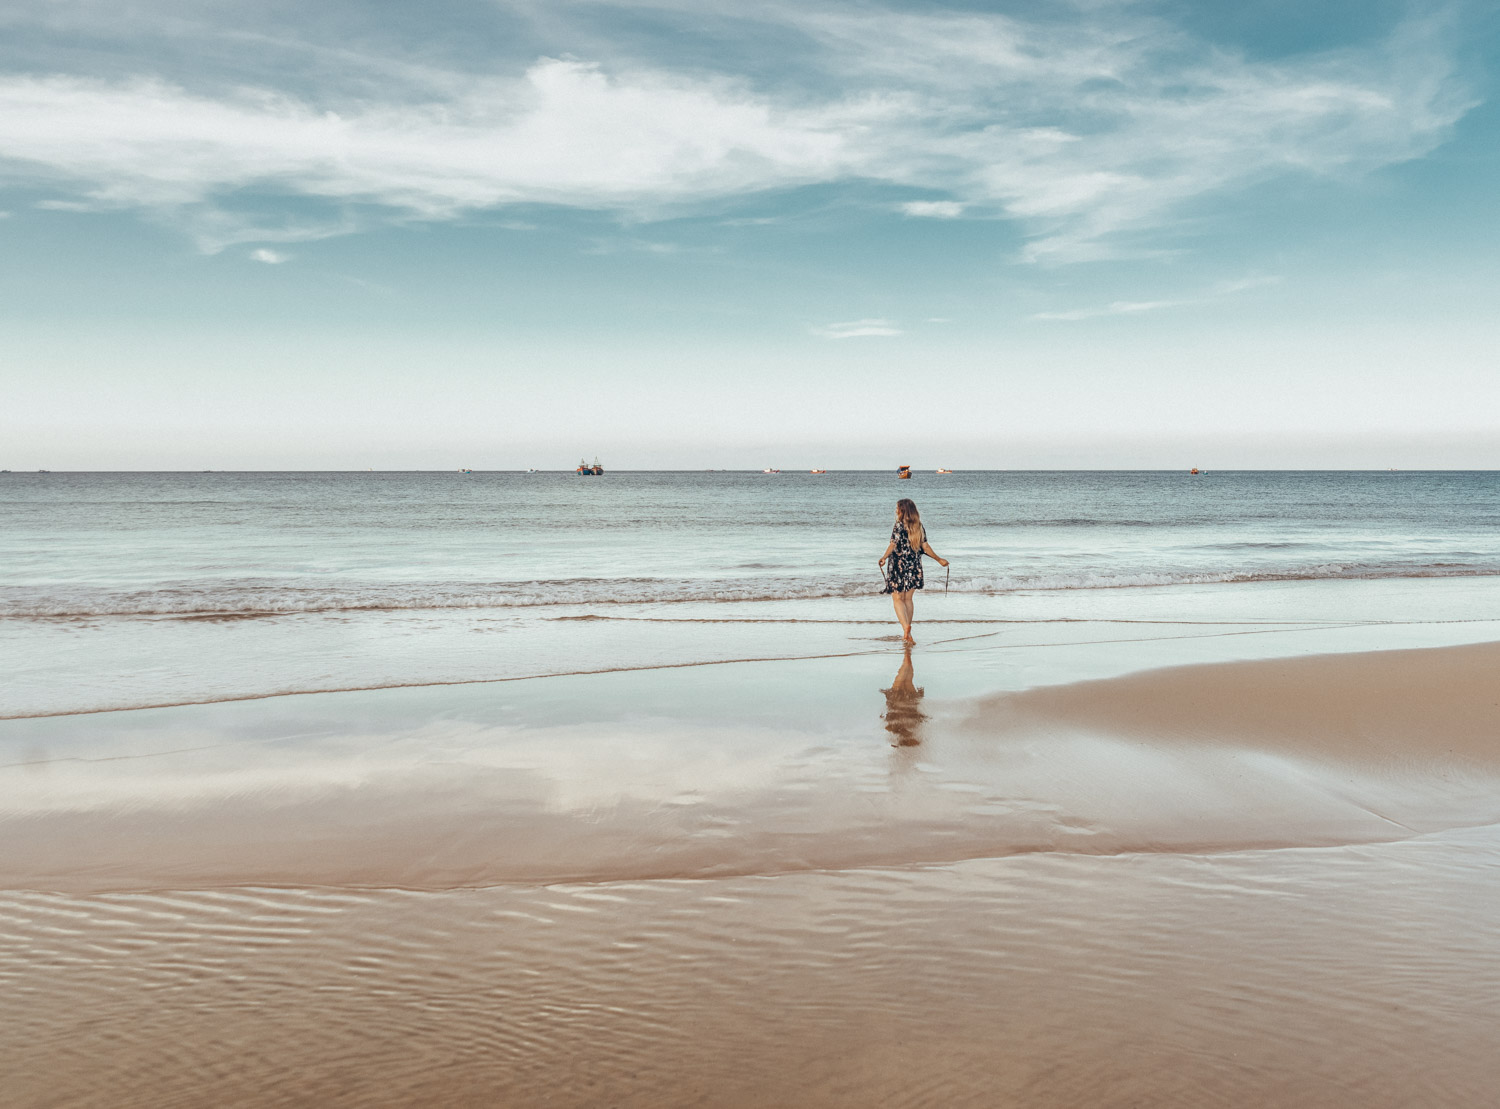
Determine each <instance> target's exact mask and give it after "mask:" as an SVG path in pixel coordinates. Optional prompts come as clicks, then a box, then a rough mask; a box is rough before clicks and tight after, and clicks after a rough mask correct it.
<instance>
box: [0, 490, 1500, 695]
mask: <svg viewBox="0 0 1500 1109" xmlns="http://www.w3.org/2000/svg"><path fill="white" fill-rule="evenodd" d="M899 497H911V498H913V499H914V500H915V501H916V502H917V504H918V506H919V508H920V510H921V512H922V515H923V520H924V522H925V524H926V526H927V530H928V534H929V537H930V542H931V543H932V545H933V547H934V548H935V549H936V550H937V551H938V552H939V553H940V554H942V555H943V556H944V557H946V558H949V559H950V560H951V561H952V568H951V570H950V571H949V572H948V573H947V574H945V573H944V571H943V570H942V569H941V568H939V567H938V566H937V565H936V564H935V563H932V562H930V561H929V562H928V563H927V586H928V588H927V590H926V591H925V592H924V593H923V595H922V600H921V602H920V603H919V611H918V619H919V621H921V620H933V619H947V620H954V621H964V620H971V621H984V620H993V619H1006V620H1066V619H1096V618H1101V617H1109V616H1111V615H1113V616H1129V617H1130V618H1135V619H1143V618H1150V617H1151V616H1152V615H1153V614H1158V615H1159V614H1161V611H1160V610H1161V609H1162V608H1163V606H1164V605H1167V607H1170V608H1171V609H1172V610H1173V612H1172V615H1173V616H1174V617H1176V618H1180V617H1182V616H1184V614H1186V613H1188V612H1189V611H1190V610H1193V609H1194V608H1195V606H1197V607H1199V608H1201V607H1202V605H1203V604H1204V603H1205V602H1203V600H1202V598H1204V597H1211V598H1212V605H1210V606H1209V607H1213V608H1214V609H1215V611H1222V610H1224V608H1225V606H1228V608H1229V609H1232V610H1233V612H1234V615H1235V617H1236V618H1237V619H1254V618H1257V617H1265V618H1267V619H1278V620H1289V619H1295V618H1298V617H1301V616H1308V615H1312V616H1315V617H1317V618H1319V619H1324V620H1340V619H1381V618H1415V617H1419V616H1420V617H1423V618H1428V619H1435V618H1440V619H1464V618H1491V619H1492V618H1495V617H1496V616H1500V606H1497V605H1496V604H1494V603H1493V598H1494V596H1495V594H1494V591H1493V590H1492V589H1491V588H1490V586H1491V585H1492V584H1493V583H1492V582H1490V581H1487V580H1485V579H1492V578H1496V577H1500V526H1497V525H1500V473H1494V472H1431V473H1426V472H1400V473H1396V472H1391V473H1384V472H1323V473H1294V472H1246V473H1227V472H1226V473H1208V474H1200V475H1194V474H1188V473H1164V472H1095V473H1080V472H1010V471H1002V472H972V473H958V474H951V475H949V474H944V475H939V474H932V473H918V474H916V475H915V476H914V477H913V479H912V480H909V481H898V480H896V478H895V476H894V474H893V473H891V472H846V473H829V474H800V473H784V474H759V473H738V472H705V473H700V472H610V473H607V474H605V475H602V476H596V477H585V476H579V475H575V474H572V473H436V472H420V473H52V474H42V473H39V474H3V475H0V649H3V653H4V657H5V660H6V665H5V669H6V672H7V676H6V679H5V682H4V692H3V694H0V716H20V715H31V714H39V713H59V712H70V711H79V710H97V709H106V708H119V707H131V706H138V705H151V704H173V703H184V702H193V701H200V700H215V699H222V698H228V697H241V696H262V695H266V694H273V693H285V692H300V691H312V690H320V689H348V688H374V687H380V686H385V685H400V684H421V683H428V682H443V681H470V680H493V679H503V678H512V677H523V676H529V675H534V674H553V673H568V672H579V671H593V670H609V669H618V668H622V667H629V666H650V665H682V664H690V663H695V662H702V661H712V660H716V659H727V658H741V657H756V658H761V657H796V656H798V655H806V654H818V653H823V654H832V653H839V652H840V651H843V650H845V649H846V648H849V647H850V645H851V644H853V645H854V646H856V647H857V646H858V645H859V644H860V643H869V642H875V641H879V640H880V639H881V637H883V636H884V635H887V634H888V633H889V631H890V628H889V627H887V626H884V625H887V624H889V622H890V611H889V605H888V603H887V602H885V601H884V599H883V598H881V597H880V596H879V593H880V590H881V588H882V584H883V583H882V578H881V573H880V570H879V569H878V567H877V565H876V560H877V558H878V557H879V555H880V553H881V552H882V551H883V549H884V547H885V544H886V541H887V539H888V538H889V531H890V527H891V522H892V516H893V511H894V506H895V501H896V500H897V498H899ZM1418 579H1427V580H1429V581H1430V580H1432V579H1450V580H1457V581H1459V582H1471V583H1473V585H1475V586H1481V585H1482V586H1483V588H1482V589H1479V590H1478V591H1477V592H1476V591H1475V590H1473V589H1468V590H1458V591H1453V590H1449V591H1447V592H1441V591H1439V592H1432V591H1428V592H1425V593H1423V594H1422V595H1421V597H1420V598H1417V599H1415V600H1411V601H1410V603H1409V605H1408V607H1411V606H1415V607H1417V608H1420V609H1423V610H1424V611H1421V612H1411V611H1396V610H1395V609H1393V608H1390V605H1392V604H1394V605H1395V606H1396V608H1400V604H1401V602H1400V598H1401V597H1402V596H1403V594H1402V593H1401V592H1400V590H1395V591H1391V590H1387V591H1385V592H1383V593H1381V594H1380V596H1381V597H1382V598H1384V599H1383V600H1382V601H1381V602H1380V605H1379V606H1377V608H1378V609H1380V610H1379V611H1372V610H1370V609H1369V608H1368V605H1365V602H1364V601H1360V602H1358V604H1357V605H1356V607H1359V605H1365V607H1363V608H1360V609H1359V611H1352V610H1351V611H1345V610H1344V609H1343V607H1341V606H1344V605H1345V602H1344V601H1342V600H1337V599H1335V600H1333V601H1330V600H1329V597H1330V596H1334V597H1344V598H1350V597H1355V596H1356V593H1354V592H1348V591H1346V592H1345V593H1343V594H1332V595H1331V594H1329V593H1328V592H1327V591H1326V590H1324V591H1321V592H1317V593H1309V592H1307V591H1306V590H1299V589H1296V588H1282V589H1268V588H1266V587H1267V585H1269V584H1274V583H1282V584H1283V585H1286V586H1289V587H1290V586H1293V585H1295V584H1296V583H1308V582H1343V581H1364V582H1379V581H1384V582H1390V583H1399V582H1412V581H1415V580H1418ZM1358 595H1359V596H1361V597H1367V596H1369V595H1370V594H1369V593H1368V591H1367V592H1366V593H1363V594H1358ZM939 597H941V600H939ZM1393 597H1394V598H1396V600H1395V601H1392V600H1391V598H1393ZM1169 598H1170V603H1168V599H1169ZM1476 598H1478V601H1476ZM1309 604H1311V605H1312V606H1313V608H1315V609H1317V611H1315V612H1311V613H1310V612H1309V611H1308V606H1309ZM1476 604H1478V606H1479V608H1480V609H1483V611H1476V610H1475V605H1476ZM1434 605H1436V606H1437V607H1436V609H1434V608H1433V606H1434ZM1382 606H1384V607H1382Z"/></svg>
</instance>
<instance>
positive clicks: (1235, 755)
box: [0, 626, 1500, 1107]
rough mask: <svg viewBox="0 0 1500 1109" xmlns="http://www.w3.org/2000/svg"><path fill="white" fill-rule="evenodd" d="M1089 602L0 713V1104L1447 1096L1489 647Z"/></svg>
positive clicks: (1471, 913) (1498, 987) (1489, 758)
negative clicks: (665, 657) (943, 634)
mask: <svg viewBox="0 0 1500 1109" xmlns="http://www.w3.org/2000/svg"><path fill="white" fill-rule="evenodd" d="M1116 631H1118V629H1111V628H1108V627H1103V626H1100V627H1094V628H1074V629H1071V631H1070V635H1071V636H1072V639H1071V641H1063V640H1059V641H1058V642H1057V644H1056V651H1057V652H1058V653H1059V655H1060V656H1065V657H1066V659H1071V660H1073V661H1072V662H1066V661H1063V662H1058V661H1052V662H1050V663H1048V665H1050V666H1051V667H1052V668H1053V669H1052V672H1053V673H1054V674H1058V675H1070V677H1069V679H1068V680H1062V681H1051V682H1047V683H1043V684H1038V682H1037V681H1036V680H1035V675H1034V674H1033V673H1031V668H1032V667H1033V665H1034V663H1035V652H1034V651H1028V652H1024V653H1023V652H1019V651H1018V652H1017V653H1015V654H1014V655H1012V656H1011V657H1013V658H1016V659H1020V660H1024V661H1022V662H1020V663H1018V664H1017V667H1016V668H1015V669H1013V671H1012V672H1010V673H1009V675H1008V679H1007V681H1005V682H997V681H995V680H994V679H995V673H996V671H995V666H996V665H997V663H996V662H995V659H996V658H999V657H1001V656H1000V655H999V654H995V653H991V654H990V655H987V656H985V658H984V659H981V658H980V657H979V656H978V655H976V654H973V653H969V654H965V653H964V652H972V651H973V650H975V648H973V647H972V645H971V646H968V647H966V646H964V644H963V641H961V639H960V637H957V636H955V637H952V638H951V639H950V640H949V641H948V642H946V643H945V642H944V641H943V640H941V639H939V638H938V637H937V636H933V637H932V641H931V642H929V643H927V644H926V645H924V646H923V647H921V648H919V649H918V650H917V651H916V652H915V653H914V654H913V656H912V658H911V659H910V660H908V659H907V658H906V657H905V656H904V655H903V653H902V652H901V651H900V650H899V649H897V650H889V651H887V652H885V653H881V654H878V655H861V656H858V657H852V658H842V659H826V660H803V661H795V662H779V663H754V664H749V663H747V664H738V665H729V666H719V667H702V668H694V669H691V670H674V671H660V672H655V673H652V674H646V675H642V674H626V675H596V676H578V677H570V678H554V679H547V680H545V681H541V682H535V683H528V682H520V683H513V684H512V685H510V686H507V687H500V686H489V687H473V688H469V689H467V690H465V689H461V688H458V687H455V688H451V689H445V690H385V691H379V692H369V693H350V694H317V695H312V696H304V697H286V698H269V699H265V700H260V701H254V702H245V703H240V704H230V705H201V706H191V707H185V708H174V709H158V710H142V711H134V712H120V713H104V714H98V715H93V716H86V717H84V716H79V717H66V716H64V717H53V718H50V719H37V720H12V721H6V722H3V723H0V741H3V742H4V744H5V747H4V749H5V750H6V751H8V752H16V753H18V756H19V757H17V758H15V760H14V761H12V762H10V764H9V765H7V766H4V767H0V804H3V808H0V834H3V836H4V843H5V850H4V852H3V853H0V1057H3V1058H5V1059H6V1060H7V1061H8V1063H7V1070H8V1072H9V1073H8V1074H7V1076H6V1079H5V1101H6V1103H7V1104H15V1105H26V1106H30V1105H64V1104H68V1105H71V1104H90V1105H92V1104H97V1105H111V1106H115V1105H153V1106H156V1105H179V1104H180V1105H197V1104H215V1103H236V1104H247V1105H278V1104H287V1105H298V1104H320V1105H405V1104H437V1103H441V1104H475V1105H479V1104H507V1105H528V1104H538V1103H547V1104H560V1105H579V1106H585V1105H642V1106H646V1105H651V1106H661V1105H789V1104H797V1105H839V1106H842V1105H851V1106H852V1105H869V1104H889V1105H952V1104H972V1105H1016V1106H1022V1105H1024V1106H1076V1105H1083V1104H1086V1105H1102V1106H1136V1105H1151V1106H1158V1105H1161V1106H1177V1105H1180V1106H1211V1105H1225V1106H1258V1105H1266V1104H1275V1105H1280V1106H1294V1107H1303V1106H1308V1107H1311V1106H1347V1105H1361V1106H1392V1107H1394V1106H1408V1105H1414V1104H1422V1105H1455V1106H1471V1105H1472V1106H1479V1105H1484V1104H1487V1103H1488V1100H1487V1099H1488V1098H1489V1097H1490V1096H1491V1086H1492V1081H1493V1064H1492V1059H1493V1058H1494V1057H1495V1056H1496V1054H1497V1049H1500V1032H1497V1031H1496V1029H1497V1028H1500V962H1497V961H1496V960H1494V959H1493V958H1492V957H1491V952H1492V948H1493V939H1494V924H1493V921H1494V920H1495V918H1496V912H1497V910H1500V877H1497V876H1500V692H1497V691H1500V681H1496V680H1495V675H1496V674H1497V672H1500V643H1464V642H1461V641H1458V642H1454V643H1452V644H1451V645H1447V646H1437V647H1428V648H1423V649H1409V648H1407V649H1393V650H1366V651H1361V652H1358V653H1352V652H1348V651H1342V652H1341V653H1318V651H1319V650H1320V649H1321V650H1323V651H1328V650H1330V649H1337V648H1338V645H1339V644H1340V643H1341V642H1343V641H1342V640H1340V639H1339V635H1340V634H1342V633H1339V632H1338V631H1336V630H1332V631H1328V632H1326V633H1319V634H1320V635H1323V636H1324V638H1321V639H1319V638H1316V637H1314V638H1312V639H1309V638H1307V636H1306V635H1305V634H1303V633H1301V632H1298V631H1296V630H1295V629H1293V630H1290V631H1287V630H1280V631H1274V630H1273V631H1272V632H1270V633H1269V638H1267V637H1265V636H1262V637H1260V638H1258V639H1255V638H1248V639H1247V638H1242V639H1227V638H1224V637H1219V638H1216V639H1214V640H1212V643H1213V646H1211V647H1210V646H1208V645H1207V644H1208V641H1203V640H1193V639H1190V638H1186V637H1185V636H1179V635H1178V633H1179V632H1181V629H1180V628H1175V629H1174V628H1171V627H1164V628H1162V629H1160V630H1159V631H1158V632H1156V633H1153V634H1155V635H1156V637H1157V638H1156V639H1155V640H1154V641H1153V642H1152V643H1146V644H1144V645H1142V644H1141V643H1139V642H1132V643H1131V644H1130V645H1129V646H1128V647H1120V646H1118V645H1115V646H1112V647H1107V648H1106V647H1101V646H1100V645H1101V644H1108V643H1109V642H1110V641H1111V639H1112V637H1113V638H1115V639H1119V638H1121V637H1118V636H1116V635H1115V632H1116ZM1445 634H1451V636H1452V637H1453V638H1454V639H1456V640H1457V639H1459V638H1461V636H1460V633H1458V632H1453V633H1445ZM1469 634H1472V632H1470V633H1469ZM1174 636H1175V637H1176V638H1174ZM1278 637H1279V638H1278ZM1137 638H1139V637H1137ZM1363 638H1364V641H1365V642H1366V643H1367V644H1368V645H1371V646H1380V645H1385V646H1401V647H1404V646H1405V644H1407V643H1410V642H1412V641H1413V633H1410V632H1402V631H1400V630H1399V629H1391V630H1389V631H1385V632H1379V631H1372V630H1366V631H1365V632H1364V633H1363ZM1019 642H1020V641H1019V640H1017V641H1016V643H1017V644H1019ZM1252 642H1254V643H1257V644H1259V646H1255V647H1251V646H1247V644H1249V643H1252ZM1226 644H1234V645H1235V646H1233V647H1232V648H1231V647H1227V646H1226ZM998 649H999V648H997V646H996V644H994V643H991V644H989V646H987V647H985V648H984V650H988V651H992V652H994V651H996V650H998ZM1100 651H1108V652H1109V653H1108V655H1107V658H1106V657H1105V656H1104V655H1101V654H1100V653H1099V652H1100ZM1122 652H1124V653H1123V654H1122ZM1226 652H1238V653H1239V657H1233V655H1232V654H1231V655H1230V657H1228V658H1226V657H1225V653H1226ZM1257 655H1259V656H1261V657H1256V656H1257ZM1141 659H1149V660H1150V661H1151V662H1153V663H1161V664H1163V665H1160V666H1157V667H1155V668H1152V669H1147V670H1139V669H1138V668H1137V669H1136V670H1132V668H1131V666H1130V662H1131V660H1137V661H1139V660H1141ZM1101 660H1103V661H1101ZM1101 675H1107V676H1101ZM997 686H1000V687H1002V688H1007V691H1006V692H1003V693H998V694H997V693H993V692H991V693H983V694H982V695H976V694H980V693H982V691H983V690H985V689H986V688H988V689H990V690H993V689H995V688H996V687H997Z"/></svg>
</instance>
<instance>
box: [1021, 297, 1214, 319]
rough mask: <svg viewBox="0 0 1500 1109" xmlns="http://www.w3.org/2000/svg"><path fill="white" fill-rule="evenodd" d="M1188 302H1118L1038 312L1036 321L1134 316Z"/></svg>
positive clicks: (1035, 317)
mask: <svg viewBox="0 0 1500 1109" xmlns="http://www.w3.org/2000/svg"><path fill="white" fill-rule="evenodd" d="M1190 303H1192V302H1191V301H1186V300H1117V301H1114V302H1113V303H1111V304H1107V305H1105V306H1104V307H1103V308H1074V309H1071V310H1070V311H1067V312H1037V313H1036V314H1035V315H1033V316H1032V317H1031V318H1032V319H1034V320H1091V319H1094V318H1096V317H1098V316H1133V315H1136V314H1138V313H1140V312H1155V311H1157V310H1159V309H1162V308H1177V307H1179V306H1180V305H1183V304H1190Z"/></svg>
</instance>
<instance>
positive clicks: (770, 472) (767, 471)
mask: <svg viewBox="0 0 1500 1109" xmlns="http://www.w3.org/2000/svg"><path fill="white" fill-rule="evenodd" d="M761 473H763V474H779V473H781V471H780V470H762V471H761Z"/></svg>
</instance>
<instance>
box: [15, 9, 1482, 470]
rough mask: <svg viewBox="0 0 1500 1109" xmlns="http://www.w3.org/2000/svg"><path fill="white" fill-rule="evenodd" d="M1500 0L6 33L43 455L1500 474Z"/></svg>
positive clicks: (423, 17)
mask: <svg viewBox="0 0 1500 1109" xmlns="http://www.w3.org/2000/svg"><path fill="white" fill-rule="evenodd" d="M1497 60H1500V8H1497V7H1496V6H1495V5H1493V4H1491V3H1482V2H1477V0H1458V2H1454V3H1443V2H1423V3H1406V2H1396V0H1243V2H1237V3H1233V4H1226V3H1221V2H1219V0H1196V2H1194V0H1153V2H1144V0H1141V2H1136V0H1051V2H1040V0H1030V2H1015V3H959V2H954V3H925V2H922V3H918V2H908V3H902V4H896V3H874V2H870V3H845V2H830V0H794V2H782V0H770V2H765V3H754V4H746V3H743V2H739V3H727V2H722V0H658V2H646V3H637V2H627V0H595V2H577V0H535V2H533V0H425V2H424V3H422V4H412V3H404V2H403V3H397V2H395V0H366V2H351V0H323V2H320V3H318V4H306V3H302V2H297V3H294V2H291V0H287V2H281V0H239V2H235V3H229V2H220V0H200V2H195V3H188V4H184V3H183V2H182V0H73V2H59V0H7V2H6V4H5V5H4V6H3V8H0V468H8V469H12V470H18V471H19V470H28V469H38V468H47V469H53V470H115V469H119V470H151V469H187V470H202V469H335V470H338V469H366V468H374V469H453V468H458V467H472V468H475V469H523V468H527V467H537V468H539V469H563V468H571V467H572V466H573V465H575V464H576V463H577V461H578V459H579V458H580V457H582V456H586V457H588V458H590V459H592V458H593V457H594V456H595V455H597V456H599V457H600V459H601V460H602V461H603V462H604V463H605V465H606V466H607V467H609V468H611V469H625V470H629V469H655V468H685V469H705V468H754V469H759V468H761V467H762V466H773V467H780V468H784V469H796V468H804V467H805V468H811V467H820V468H829V469H840V468H884V467H887V466H891V465H894V464H895V463H896V462H898V461H899V462H909V463H911V464H913V465H917V466H919V467H922V468H925V467H927V466H932V467H934V468H935V467H937V466H947V467H952V468H962V469H978V468H1046V469H1051V468H1057V469H1072V468H1167V469H1175V468H1179V467H1186V466H1200V467H1203V468H1217V469H1226V468H1288V467H1290V468H1301V467H1317V468H1385V467H1390V466H1394V467H1400V468H1422V467H1428V468H1449V467H1454V468H1469V467H1477V468H1487V469H1500V357H1497V356H1500V327H1497V321H1500V205H1497V197H1500V108H1497V106H1496V99H1497V98H1496V92H1497V72H1496V70H1497V65H1496V63H1497Z"/></svg>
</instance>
